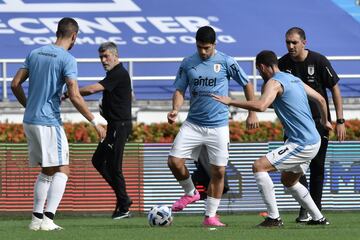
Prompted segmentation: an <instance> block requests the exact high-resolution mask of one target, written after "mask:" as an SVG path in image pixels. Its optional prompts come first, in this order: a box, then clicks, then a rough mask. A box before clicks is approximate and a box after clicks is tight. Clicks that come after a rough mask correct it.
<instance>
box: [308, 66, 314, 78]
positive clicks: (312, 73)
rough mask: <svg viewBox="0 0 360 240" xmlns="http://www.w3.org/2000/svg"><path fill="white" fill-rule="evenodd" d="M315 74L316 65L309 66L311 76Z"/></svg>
mask: <svg viewBox="0 0 360 240" xmlns="http://www.w3.org/2000/svg"><path fill="white" fill-rule="evenodd" d="M314 73H315V66H314V65H309V66H308V74H309V75H310V76H312V75H314Z"/></svg>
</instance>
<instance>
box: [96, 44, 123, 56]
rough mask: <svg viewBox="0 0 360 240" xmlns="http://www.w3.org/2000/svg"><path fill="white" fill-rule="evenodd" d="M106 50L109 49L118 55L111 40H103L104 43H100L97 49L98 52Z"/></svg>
mask: <svg viewBox="0 0 360 240" xmlns="http://www.w3.org/2000/svg"><path fill="white" fill-rule="evenodd" d="M106 50H109V51H110V52H112V53H113V54H114V55H115V56H117V57H118V56H119V52H118V49H117V46H116V44H115V43H113V42H104V43H102V44H100V46H99V49H98V51H99V53H101V52H104V51H106Z"/></svg>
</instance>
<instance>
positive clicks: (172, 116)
mask: <svg viewBox="0 0 360 240" xmlns="http://www.w3.org/2000/svg"><path fill="white" fill-rule="evenodd" d="M184 99H185V97H184V92H182V91H180V90H179V89H176V91H175V92H174V94H173V98H172V110H171V111H170V112H169V113H168V114H167V119H168V123H170V124H172V123H174V122H175V121H176V118H177V115H178V113H179V111H180V108H181V106H182V105H183V103H184Z"/></svg>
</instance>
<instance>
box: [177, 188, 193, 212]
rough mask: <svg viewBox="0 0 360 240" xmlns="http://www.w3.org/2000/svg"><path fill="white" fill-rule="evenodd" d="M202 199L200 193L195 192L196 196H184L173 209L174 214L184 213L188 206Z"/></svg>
mask: <svg viewBox="0 0 360 240" xmlns="http://www.w3.org/2000/svg"><path fill="white" fill-rule="evenodd" d="M199 199H200V193H199V192H198V191H195V195H194V196H189V195H184V196H182V197H181V198H180V199H179V200H177V201H176V202H175V203H174V204H173V205H172V207H171V209H172V210H173V211H174V212H179V211H182V210H183V209H184V208H185V207H186V206H187V205H188V204H190V203H194V202H196V201H198V200H199Z"/></svg>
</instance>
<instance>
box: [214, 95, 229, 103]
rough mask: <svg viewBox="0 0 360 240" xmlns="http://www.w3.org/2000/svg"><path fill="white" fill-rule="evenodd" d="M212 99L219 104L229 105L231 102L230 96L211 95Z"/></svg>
mask: <svg viewBox="0 0 360 240" xmlns="http://www.w3.org/2000/svg"><path fill="white" fill-rule="evenodd" d="M211 96H212V98H213V99H215V100H216V101H218V102H221V103H223V104H225V105H229V104H230V102H231V98H230V97H228V96H219V95H215V94H211Z"/></svg>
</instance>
